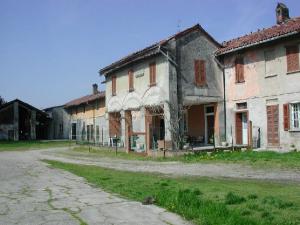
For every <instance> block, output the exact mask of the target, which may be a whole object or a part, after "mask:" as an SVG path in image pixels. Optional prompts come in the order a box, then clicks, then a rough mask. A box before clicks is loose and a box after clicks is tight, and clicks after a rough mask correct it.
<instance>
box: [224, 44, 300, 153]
mask: <svg viewBox="0 0 300 225" xmlns="http://www.w3.org/2000/svg"><path fill="white" fill-rule="evenodd" d="M295 41H296V43H298V44H299V40H295ZM292 43H295V42H294V41H291V40H290V41H286V42H281V43H277V44H273V45H270V46H263V47H260V48H259V49H251V50H248V51H247V52H245V53H244V56H245V57H244V63H245V66H244V75H245V83H235V67H234V61H235V57H236V56H235V55H231V56H228V57H226V58H225V65H226V69H225V79H226V95H227V96H226V102H227V121H228V122H227V131H228V132H227V134H228V135H227V139H228V140H230V142H231V140H232V138H233V140H234V143H235V140H236V139H235V111H236V103H238V102H247V105H248V110H249V120H251V121H252V122H253V135H252V137H253V138H254V139H256V138H257V137H258V128H260V129H261V147H262V148H264V149H267V148H268V143H267V112H266V106H267V102H270V101H271V102H273V103H272V104H278V105H279V138H280V148H279V149H278V150H279V151H288V150H289V149H290V145H291V144H294V145H296V147H297V148H298V149H300V132H289V131H284V127H283V104H285V103H289V102H293V101H300V72H296V73H292V74H287V63H286V49H285V46H286V45H288V44H292ZM299 47H300V46H299ZM270 49H274V51H275V61H274V62H273V64H272V67H273V68H274V70H275V72H276V74H275V75H274V76H269V77H267V76H266V72H265V70H266V69H265V65H266V64H265V51H266V50H270ZM231 126H232V130H233V132H232V135H231V132H230V130H231Z"/></svg>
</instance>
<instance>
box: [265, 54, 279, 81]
mask: <svg viewBox="0 0 300 225" xmlns="http://www.w3.org/2000/svg"><path fill="white" fill-rule="evenodd" d="M265 62H266V63H265V76H266V77H269V76H274V75H276V66H275V51H274V49H271V50H267V51H265Z"/></svg>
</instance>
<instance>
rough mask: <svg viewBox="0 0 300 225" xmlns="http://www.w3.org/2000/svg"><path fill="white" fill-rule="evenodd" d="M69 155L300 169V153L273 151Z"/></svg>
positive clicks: (98, 151)
mask: <svg viewBox="0 0 300 225" xmlns="http://www.w3.org/2000/svg"><path fill="white" fill-rule="evenodd" d="M67 154H71V155H72V154H74V155H80V156H91V157H110V158H117V159H128V160H154V161H181V162H184V163H198V162H201V163H217V162H221V163H240V164H246V165H252V166H254V167H265V168H267V167H277V168H295V169H300V152H289V153H277V152H272V151H261V152H255V151H246V152H216V153H212V154H211V155H208V154H207V153H198V154H193V153H190V154H185V155H181V156H174V157H168V158H166V159H164V158H162V157H158V158H153V157H149V156H144V155H141V154H136V153H130V154H127V153H125V152H124V151H123V152H120V151H119V152H118V154H117V156H116V154H115V151H114V150H107V149H100V148H91V149H90V150H89V148H88V147H85V146H80V147H76V148H74V149H73V150H72V152H69V153H67Z"/></svg>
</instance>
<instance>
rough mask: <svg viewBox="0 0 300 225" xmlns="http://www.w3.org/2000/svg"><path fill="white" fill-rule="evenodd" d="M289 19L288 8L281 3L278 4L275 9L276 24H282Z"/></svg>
mask: <svg viewBox="0 0 300 225" xmlns="http://www.w3.org/2000/svg"><path fill="white" fill-rule="evenodd" d="M288 19H290V15H289V8H288V7H286V5H285V4H283V3H278V4H277V7H276V20H277V24H282V23H284V22H286V21H287V20H288Z"/></svg>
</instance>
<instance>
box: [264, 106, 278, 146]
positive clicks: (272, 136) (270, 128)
mask: <svg viewBox="0 0 300 225" xmlns="http://www.w3.org/2000/svg"><path fill="white" fill-rule="evenodd" d="M278 123H279V111H278V105H268V106H267V135H268V145H269V146H278V145H279V131H278V127H279V124H278Z"/></svg>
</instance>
